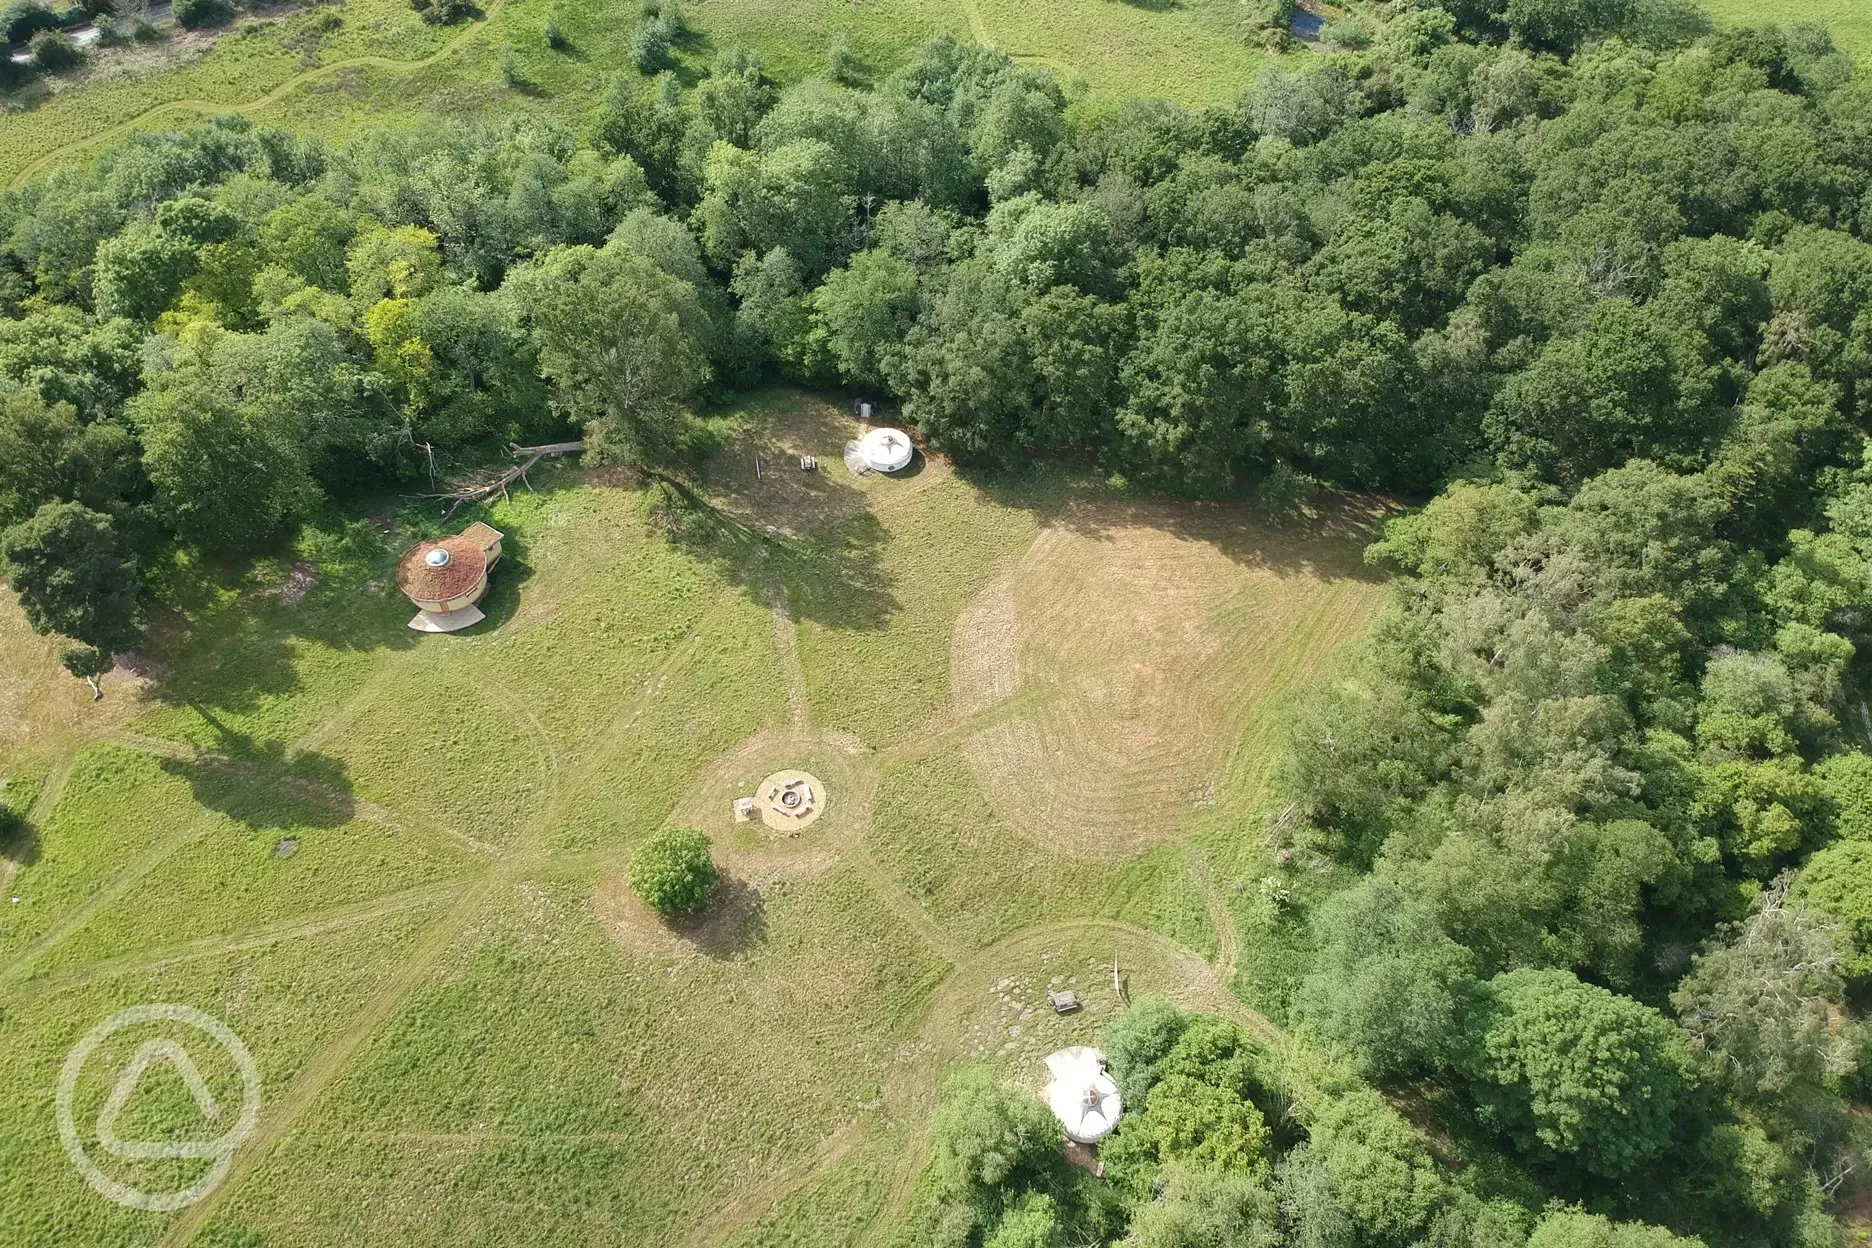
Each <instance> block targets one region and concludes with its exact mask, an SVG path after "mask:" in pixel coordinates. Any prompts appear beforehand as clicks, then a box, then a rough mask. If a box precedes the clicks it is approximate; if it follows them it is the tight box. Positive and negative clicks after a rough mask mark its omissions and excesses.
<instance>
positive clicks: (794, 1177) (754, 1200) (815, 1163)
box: [683, 1120, 865, 1248]
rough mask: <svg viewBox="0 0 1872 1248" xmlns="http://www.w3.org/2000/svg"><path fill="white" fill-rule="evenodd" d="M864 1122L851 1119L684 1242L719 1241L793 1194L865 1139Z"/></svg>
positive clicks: (696, 1246)
mask: <svg viewBox="0 0 1872 1248" xmlns="http://www.w3.org/2000/svg"><path fill="white" fill-rule="evenodd" d="M864 1135H865V1133H864V1124H863V1123H861V1122H858V1121H856V1120H853V1121H851V1122H848V1123H846V1124H845V1125H844V1126H842V1127H840V1128H839V1129H838V1130H836V1131H834V1132H833V1133H832V1134H831V1135H829V1136H827V1137H826V1139H825V1141H824V1142H823V1143H821V1144H820V1145H819V1147H818V1148H816V1149H814V1150H813V1151H812V1153H811V1154H810V1155H809V1156H807V1157H805V1158H802V1159H801V1160H800V1161H797V1162H795V1163H794V1164H793V1165H790V1166H788V1167H786V1168H785V1169H783V1170H781V1171H780V1173H778V1174H776V1175H774V1176H773V1177H772V1178H770V1179H768V1180H767V1181H766V1182H764V1183H761V1184H759V1185H757V1186H755V1187H751V1188H749V1189H748V1190H747V1191H745V1192H742V1193H741V1194H739V1195H737V1196H736V1197H735V1198H734V1199H733V1200H731V1201H729V1202H728V1203H727V1204H725V1205H722V1206H721V1207H719V1208H718V1209H716V1210H715V1212H713V1213H711V1214H710V1215H709V1216H708V1217H706V1218H704V1219H703V1220H702V1222H701V1224H700V1225H698V1226H697V1227H696V1229H695V1230H693V1231H691V1232H690V1233H689V1236H688V1238H686V1239H685V1240H684V1241H683V1242H684V1243H685V1244H689V1245H691V1246H692V1248H710V1245H714V1244H719V1243H722V1242H723V1241H724V1240H726V1239H727V1238H728V1236H729V1235H730V1234H731V1233H733V1231H734V1230H735V1228H737V1227H740V1226H745V1225H747V1224H748V1223H749V1222H752V1221H754V1220H755V1219H757V1218H759V1217H761V1216H762V1215H764V1214H765V1213H766V1212H767V1211H768V1210H769V1209H772V1208H773V1207H774V1206H775V1205H778V1204H779V1203H780V1202H781V1201H783V1200H785V1199H786V1198H787V1197H789V1196H791V1195H793V1193H795V1192H797V1191H799V1190H801V1189H802V1188H804V1187H805V1186H806V1185H807V1184H809V1183H811V1182H812V1181H813V1180H815V1179H817V1178H819V1177H820V1176H821V1175H823V1174H824V1173H825V1172H826V1171H828V1170H830V1169H831V1168H832V1167H833V1166H836V1165H838V1163H839V1162H841V1161H843V1160H845V1157H846V1156H847V1155H848V1154H849V1153H850V1152H851V1151H852V1149H854V1148H856V1147H857V1146H858V1145H859V1143H860V1142H861V1141H862V1140H863V1139H864Z"/></svg>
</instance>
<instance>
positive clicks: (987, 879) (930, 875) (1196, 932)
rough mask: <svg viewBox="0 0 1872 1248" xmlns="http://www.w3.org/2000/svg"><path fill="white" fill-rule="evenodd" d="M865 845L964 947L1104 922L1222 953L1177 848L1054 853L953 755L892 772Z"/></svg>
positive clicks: (920, 760)
mask: <svg viewBox="0 0 1872 1248" xmlns="http://www.w3.org/2000/svg"><path fill="white" fill-rule="evenodd" d="M866 846H867V848H869V849H870V851H871V853H872V854H873V855H874V856H875V857H876V858H877V859H878V861H879V862H881V863H882V864H883V865H884V866H885V868H886V869H887V870H889V871H890V872H891V873H892V874H893V876H895V878H896V879H897V881H898V882H899V883H900V884H901V885H902V886H903V888H904V891H905V892H907V893H909V894H910V896H911V897H913V898H915V899H916V901H917V902H918V904H920V905H922V906H923V908H924V909H925V910H927V911H928V912H929V915H930V918H931V919H932V920H933V921H934V922H935V923H936V925H937V926H938V927H940V928H941V929H942V930H943V931H944V932H946V933H949V934H951V935H952V936H954V937H956V938H957V940H958V941H959V943H961V944H962V945H964V946H965V947H967V948H980V947H982V946H985V945H988V944H991V943H993V942H994V941H995V940H997V939H999V938H1000V937H1002V936H1005V935H1007V934H1008V933H1010V932H1013V931H1016V930H1018V929H1020V928H1023V927H1027V926H1030V925H1032V924H1036V923H1045V922H1057V921H1060V920H1064V919H1072V918H1091V917H1094V916H1097V917H1104V918H1120V919H1124V920H1126V921H1129V922H1135V923H1138V924H1140V925H1142V926H1146V927H1150V928H1152V929H1154V930H1157V931H1161V932H1163V934H1164V935H1166V936H1169V937H1171V938H1172V939H1175V940H1178V941H1181V942H1182V943H1184V944H1186V945H1188V946H1190V947H1192V948H1195V949H1199V950H1201V951H1202V952H1204V953H1213V952H1214V951H1215V933H1214V932H1213V930H1211V928H1210V925H1209V919H1208V915H1207V914H1206V913H1205V911H1204V909H1203V905H1202V900H1201V897H1200V895H1198V894H1197V893H1196V891H1195V888H1194V885H1193V884H1192V882H1191V881H1190V879H1189V876H1188V873H1187V870H1186V868H1185V867H1184V865H1183V859H1182V856H1181V853H1180V852H1179V851H1178V850H1177V849H1176V848H1175V847H1171V846H1165V847H1162V848H1160V849H1158V850H1154V851H1151V852H1148V853H1146V854H1144V855H1143V856H1141V857H1139V858H1137V859H1135V860H1133V861H1131V862H1127V863H1120V862H1104V863H1099V862H1086V861H1084V860H1081V859H1076V858H1073V857H1071V856H1069V855H1066V854H1062V853H1058V852H1056V851H1053V850H1051V849H1048V848H1047V847H1045V846H1043V845H1041V844H1038V843H1036V842H1035V841H1033V840H1032V839H1031V838H1029V837H1028V836H1026V835H1024V834H1023V833H1022V832H1021V831H1020V830H1019V829H1018V828H1016V827H1014V826H1012V825H1010V824H1008V823H1006V822H1004V821H1003V820H1001V819H1000V818H999V817H997V816H996V815H995V814H994V813H993V811H992V810H990V809H989V808H988V805H987V803H986V801H985V800H984V799H983V798H982V795H981V790H980V789H979V788H978V787H977V786H976V784H975V778H974V776H973V775H972V774H971V772H970V771H969V767H968V764H967V763H966V762H964V761H963V760H961V759H960V758H957V757H955V756H954V755H953V754H947V753H943V754H932V755H930V756H928V757H923V758H918V759H915V760H912V761H910V762H908V763H905V764H903V765H902V766H900V767H898V768H897V769H895V770H893V771H892V772H891V773H890V774H889V775H887V776H886V778H885V781H884V784H883V787H882V788H881V789H880V790H879V793H878V797H877V808H876V812H875V814H874V816H873V822H872V830H871V834H870V836H869V837H868V838H867V840H866ZM1016 880H1018V881H1020V883H1019V886H1018V887H1010V882H1011V881H1016Z"/></svg>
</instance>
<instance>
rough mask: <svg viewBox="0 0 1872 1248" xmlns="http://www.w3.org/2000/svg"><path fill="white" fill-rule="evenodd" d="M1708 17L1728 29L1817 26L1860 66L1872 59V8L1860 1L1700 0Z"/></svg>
mask: <svg viewBox="0 0 1872 1248" xmlns="http://www.w3.org/2000/svg"><path fill="white" fill-rule="evenodd" d="M1700 2H1701V3H1702V5H1703V7H1704V8H1705V9H1708V10H1709V13H1710V16H1712V17H1714V18H1715V19H1716V20H1717V21H1718V22H1720V23H1722V24H1724V25H1727V26H1759V25H1761V24H1763V23H1765V22H1780V23H1783V24H1791V23H1794V22H1819V23H1821V24H1822V25H1824V26H1825V27H1826V28H1827V29H1828V30H1829V31H1831V32H1832V34H1833V42H1834V44H1835V45H1837V46H1838V47H1839V49H1840V51H1842V52H1846V53H1849V54H1851V55H1852V56H1853V57H1854V58H1856V59H1857V60H1858V61H1859V62H1860V63H1861V64H1865V63H1866V62H1867V60H1868V58H1872V7H1869V6H1867V5H1866V4H1864V3H1863V0H1700Z"/></svg>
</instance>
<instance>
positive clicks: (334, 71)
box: [8, 0, 507, 187]
mask: <svg viewBox="0 0 1872 1248" xmlns="http://www.w3.org/2000/svg"><path fill="white" fill-rule="evenodd" d="M506 7H507V0H490V3H489V4H488V6H487V13H486V15H485V16H484V17H483V18H482V19H481V20H480V21H478V22H475V23H473V24H472V25H469V26H467V27H464V28H463V29H462V31H461V33H459V34H457V35H456V36H455V37H454V38H453V39H450V40H449V41H448V42H447V43H445V44H443V45H442V46H441V47H440V48H437V49H436V50H435V51H434V52H431V53H430V54H429V55H428V56H425V57H422V58H421V59H419V60H414V61H399V60H396V59H395V58H394V57H388V56H354V57H349V58H347V59H345V60H342V61H333V62H332V63H331V64H329V65H321V66H319V67H318V68H317V69H308V70H306V71H305V72H304V73H300V74H295V75H293V76H292V77H291V78H288V79H287V80H286V81H284V82H282V83H280V84H279V85H278V86H276V87H274V88H273V89H272V90H271V91H268V92H266V93H265V94H263V95H260V96H258V97H256V98H254V99H252V100H248V101H246V102H245V103H216V102H215V101H213V100H165V101H164V102H163V103H161V104H154V105H151V106H150V107H149V108H146V109H144V110H143V111H142V112H140V113H138V114H136V115H135V116H134V117H130V118H127V119H125V120H123V121H120V122H118V123H117V124H116V125H114V126H110V127H108V128H106V129H104V130H100V131H98V132H97V133H96V134H91V135H87V136H85V137H84V138H82V139H75V140H73V141H72V142H70V143H67V144H65V145H64V146H63V147H57V148H54V149H53V150H51V151H49V152H47V153H46V154H45V155H43V156H41V157H39V158H38V159H37V160H35V161H33V162H32V163H31V164H29V165H27V166H25V167H24V168H23V169H21V170H20V171H19V172H18V173H16V174H14V175H13V180H12V181H11V182H10V183H9V184H8V185H10V186H15V187H18V186H24V185H25V184H26V183H28V182H30V181H32V180H33V179H34V178H36V177H38V176H39V175H40V174H41V173H44V172H45V171H46V170H48V169H51V168H52V167H54V166H55V165H59V164H62V163H64V162H65V161H66V160H67V159H68V158H69V157H70V156H72V155H73V154H75V153H77V152H82V151H85V150H87V149H89V148H93V147H97V146H98V145H100V144H103V143H108V142H110V141H111V140H112V139H115V138H119V137H121V136H123V135H126V134H129V133H131V132H132V131H134V130H139V129H143V128H145V127H146V126H147V124H148V122H149V121H151V120H152V119H153V118H156V117H159V116H161V115H163V114H164V113H194V114H196V115H197V116H203V117H212V116H214V115H215V114H217V113H247V112H252V111H254V110H256V109H262V108H266V107H268V106H269V105H272V104H276V103H278V102H279V101H280V100H282V99H284V98H285V97H287V96H289V95H291V94H293V93H294V92H295V91H298V90H299V89H300V88H301V87H305V86H309V85H311V84H313V83H317V82H324V81H325V80H327V79H329V78H335V77H337V76H338V75H340V74H342V73H344V72H345V71H346V70H352V69H383V70H388V71H390V72H392V73H416V72H417V71H419V70H424V69H427V68H429V66H431V65H434V64H436V63H437V62H439V61H443V60H446V59H447V58H448V57H449V56H451V55H453V54H454V53H455V51H456V50H457V49H459V48H461V47H462V46H463V45H465V44H466V43H467V42H468V41H469V40H470V39H473V38H474V37H475V36H477V35H479V34H481V33H483V32H484V31H485V30H487V29H488V28H489V26H490V24H491V23H492V22H493V20H494V18H495V17H497V16H498V15H499V14H500V12H501V10H502V9H504V8H506Z"/></svg>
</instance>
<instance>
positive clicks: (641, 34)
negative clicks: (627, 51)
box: [631, 0, 688, 74]
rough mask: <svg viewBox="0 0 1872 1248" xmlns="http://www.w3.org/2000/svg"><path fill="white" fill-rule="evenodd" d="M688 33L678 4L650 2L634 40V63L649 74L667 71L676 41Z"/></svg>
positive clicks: (672, 0) (661, 0)
mask: <svg viewBox="0 0 1872 1248" xmlns="http://www.w3.org/2000/svg"><path fill="white" fill-rule="evenodd" d="M687 29H688V22H687V21H686V20H685V18H684V17H683V11H682V6H681V5H680V4H678V3H677V2H676V0H650V2H649V3H648V4H645V5H644V15H643V20H642V21H641V22H638V23H637V30H636V32H635V33H634V34H633V35H632V36H631V62H632V63H633V64H635V65H636V66H637V68H638V69H639V70H641V71H642V72H644V73H646V74H654V73H656V72H657V71H658V70H660V69H664V68H666V67H667V66H668V65H669V63H670V57H671V54H672V53H673V52H674V51H675V48H676V40H677V39H678V38H680V37H681V36H682V33H683V32H684V31H685V30H687Z"/></svg>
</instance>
